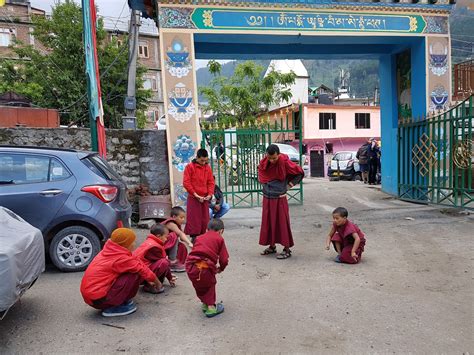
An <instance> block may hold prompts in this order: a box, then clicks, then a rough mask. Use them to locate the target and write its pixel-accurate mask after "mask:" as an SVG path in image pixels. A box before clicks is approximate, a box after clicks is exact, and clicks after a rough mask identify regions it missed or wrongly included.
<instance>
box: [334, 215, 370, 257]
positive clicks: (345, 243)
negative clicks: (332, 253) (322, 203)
mask: <svg viewBox="0 0 474 355" xmlns="http://www.w3.org/2000/svg"><path fill="white" fill-rule="evenodd" d="M348 215H349V213H348V212H347V210H346V209H345V208H344V207H338V208H336V209H335V210H334V211H333V213H332V218H333V225H332V228H331V231H330V232H329V235H328V237H327V240H326V250H329V247H330V245H331V243H332V244H333V246H334V249H335V250H336V251H337V254H338V255H337V256H336V259H335V260H334V261H335V262H337V263H346V264H357V263H359V262H360V260H361V259H362V252H363V251H364V246H365V236H364V233H362V231H361V230H360V229H359V227H357V225H355V224H354V223H352V222H351V221H349V220H348V219H347V217H348Z"/></svg>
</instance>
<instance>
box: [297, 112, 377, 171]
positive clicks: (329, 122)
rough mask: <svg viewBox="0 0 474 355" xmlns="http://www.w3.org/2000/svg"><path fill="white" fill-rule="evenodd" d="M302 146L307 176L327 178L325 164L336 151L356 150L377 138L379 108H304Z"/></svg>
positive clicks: (326, 164)
mask: <svg viewBox="0 0 474 355" xmlns="http://www.w3.org/2000/svg"><path fill="white" fill-rule="evenodd" d="M302 121H303V127H302V128H303V129H302V131H303V144H305V145H306V152H307V155H308V156H309V158H310V167H311V170H310V174H311V176H314V177H324V176H326V175H327V166H328V161H330V160H331V158H332V156H333V155H334V154H335V153H337V152H339V151H357V150H358V149H359V147H360V146H361V145H362V144H364V143H365V142H366V141H367V139H369V138H371V137H375V138H377V139H378V138H379V137H380V107H379V106H354V105H351V106H349V105H340V104H339V105H320V104H304V105H303V120H302Z"/></svg>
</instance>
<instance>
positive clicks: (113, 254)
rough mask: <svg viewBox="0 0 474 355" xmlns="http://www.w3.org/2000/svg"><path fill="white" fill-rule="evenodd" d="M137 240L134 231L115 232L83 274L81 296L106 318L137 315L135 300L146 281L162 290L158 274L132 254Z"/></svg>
mask: <svg viewBox="0 0 474 355" xmlns="http://www.w3.org/2000/svg"><path fill="white" fill-rule="evenodd" d="M135 240H136V236H135V233H134V232H133V231H132V230H131V229H128V228H118V229H116V230H114V231H113V232H112V235H111V236H110V239H109V240H107V242H106V243H105V245H104V248H103V249H102V251H100V252H99V254H97V256H96V257H95V258H94V259H93V260H92V262H91V263H90V264H89V266H88V267H87V270H86V272H85V273H84V276H83V278H82V282H81V294H82V297H83V298H84V301H85V302H86V303H87V304H88V305H89V306H91V307H94V308H96V309H99V310H102V315H103V316H104V317H116V316H124V315H127V314H130V313H133V312H135V311H136V310H137V306H136V305H135V303H133V301H132V298H133V297H135V295H136V294H137V292H138V288H139V287H140V284H141V283H142V282H143V280H145V281H147V282H148V285H149V287H151V288H157V287H159V288H161V282H160V281H159V280H158V278H157V277H156V275H155V273H154V272H153V271H151V270H150V269H149V268H148V267H147V266H146V265H145V264H144V263H142V262H141V261H140V260H139V259H138V258H137V257H136V256H134V255H132V251H133V250H134V249H135Z"/></svg>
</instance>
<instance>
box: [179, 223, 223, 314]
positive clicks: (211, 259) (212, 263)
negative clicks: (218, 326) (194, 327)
mask: <svg viewBox="0 0 474 355" xmlns="http://www.w3.org/2000/svg"><path fill="white" fill-rule="evenodd" d="M228 263H229V253H228V252H227V248H226V245H225V242H224V238H223V237H222V236H221V235H220V234H219V233H217V232H214V231H208V232H207V233H205V234H203V235H201V236H199V237H197V239H196V242H195V243H194V247H193V250H192V251H191V252H190V253H189V256H188V258H187V260H186V272H187V274H188V277H189V279H190V280H191V282H192V284H193V287H194V289H195V290H196V295H197V296H198V298H199V299H200V300H201V302H202V303H204V304H206V305H208V306H212V305H215V304H216V283H217V280H216V274H217V270H218V267H217V264H219V269H220V270H221V272H222V271H224V269H225V268H226V267H227V264H228Z"/></svg>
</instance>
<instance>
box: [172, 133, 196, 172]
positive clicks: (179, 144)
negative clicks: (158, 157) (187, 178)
mask: <svg viewBox="0 0 474 355" xmlns="http://www.w3.org/2000/svg"><path fill="white" fill-rule="evenodd" d="M196 147H197V144H196V143H195V142H193V140H192V139H191V137H190V136H187V135H185V134H183V135H181V136H179V137H178V138H177V139H176V142H175V143H174V146H173V152H174V155H173V166H174V167H175V168H176V169H177V170H178V171H179V172H183V171H184V168H185V167H186V165H188V164H189V163H190V162H191V158H192V157H193V156H194V152H195V151H196Z"/></svg>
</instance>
